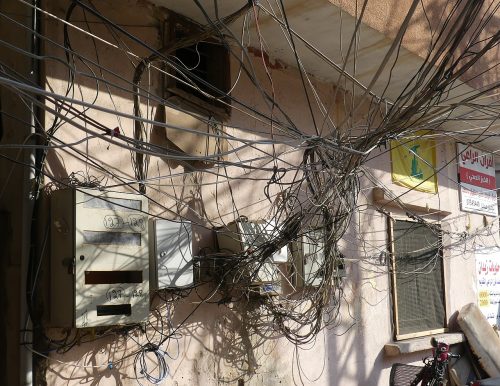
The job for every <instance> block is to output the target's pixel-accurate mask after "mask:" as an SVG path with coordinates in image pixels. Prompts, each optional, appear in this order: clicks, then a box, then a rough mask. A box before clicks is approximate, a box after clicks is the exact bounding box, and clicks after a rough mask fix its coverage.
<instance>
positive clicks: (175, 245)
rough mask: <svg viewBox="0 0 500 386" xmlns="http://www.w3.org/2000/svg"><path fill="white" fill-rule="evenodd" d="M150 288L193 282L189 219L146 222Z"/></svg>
mask: <svg viewBox="0 0 500 386" xmlns="http://www.w3.org/2000/svg"><path fill="white" fill-rule="evenodd" d="M150 241H151V246H152V247H151V248H150V251H151V253H150V258H151V261H150V266H151V274H150V283H151V288H154V289H163V288H182V287H187V286H190V285H192V284H193V281H194V274H193V253H192V247H191V241H192V228H191V223H190V222H189V221H182V222H176V221H169V220H153V221H151V223H150Z"/></svg>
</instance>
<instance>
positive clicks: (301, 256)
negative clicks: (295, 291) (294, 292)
mask: <svg viewBox="0 0 500 386" xmlns="http://www.w3.org/2000/svg"><path fill="white" fill-rule="evenodd" d="M299 240H300V241H294V242H292V243H291V252H292V257H293V266H294V276H293V284H294V285H295V286H296V287H297V288H302V287H306V286H307V287H308V286H312V287H316V286H318V285H320V284H321V282H322V281H323V272H322V271H321V269H322V266H323V264H324V261H325V236H324V232H321V231H310V232H307V233H304V234H303V235H302V236H301V237H300V239H299Z"/></svg>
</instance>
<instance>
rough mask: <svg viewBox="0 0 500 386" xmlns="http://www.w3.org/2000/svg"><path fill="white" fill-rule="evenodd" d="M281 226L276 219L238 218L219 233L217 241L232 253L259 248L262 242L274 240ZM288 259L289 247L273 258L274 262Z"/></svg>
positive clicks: (276, 253) (282, 261)
mask: <svg viewBox="0 0 500 386" xmlns="http://www.w3.org/2000/svg"><path fill="white" fill-rule="evenodd" d="M278 231H279V228H278V227H277V226H276V223H275V222H274V221H268V222H266V221H262V222H254V221H245V220H243V219H242V220H236V221H234V222H231V223H229V224H228V225H227V227H226V228H225V229H223V232H219V233H217V241H218V243H219V248H220V249H221V250H224V249H225V250H227V251H229V252H231V253H241V252H244V251H248V250H252V249H257V248H259V247H260V246H261V245H262V244H264V243H266V242H268V241H272V239H273V235H274V234H275V232H278ZM287 260H288V253H287V247H286V246H285V247H283V248H281V249H280V250H278V251H277V252H275V253H274V254H273V256H272V258H271V261H272V262H273V263H286V262H287Z"/></svg>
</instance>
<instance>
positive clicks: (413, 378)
mask: <svg viewBox="0 0 500 386" xmlns="http://www.w3.org/2000/svg"><path fill="white" fill-rule="evenodd" d="M431 345H432V356H430V357H427V358H424V360H423V362H424V366H423V367H422V366H413V365H406V364H403V363H395V364H393V365H392V368H391V375H390V377H389V385H390V386H417V385H418V386H444V385H445V384H446V370H447V368H448V362H449V361H450V359H452V358H460V355H458V354H453V353H450V346H449V345H448V344H446V343H444V342H438V341H437V340H436V339H434V338H432V339H431Z"/></svg>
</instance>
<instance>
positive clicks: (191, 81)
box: [167, 15, 231, 121]
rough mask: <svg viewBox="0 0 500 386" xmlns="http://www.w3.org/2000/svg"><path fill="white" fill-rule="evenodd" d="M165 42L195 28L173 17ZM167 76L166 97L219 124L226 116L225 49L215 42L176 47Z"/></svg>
mask: <svg viewBox="0 0 500 386" xmlns="http://www.w3.org/2000/svg"><path fill="white" fill-rule="evenodd" d="M172 20H173V22H172V23H171V28H170V31H169V37H168V38H169V39H170V40H172V39H173V40H176V41H178V40H179V39H182V38H185V37H189V36H192V35H194V34H196V33H197V31H199V28H198V27H197V26H196V25H195V24H194V23H192V22H190V21H188V20H186V19H184V18H182V17H181V16H178V15H176V16H173V17H172ZM172 56H173V60H172V63H173V65H174V66H175V69H173V68H170V69H169V72H170V73H171V74H172V75H173V76H170V77H167V90H168V92H169V94H170V95H167V98H168V97H169V96H173V95H175V96H177V97H180V98H182V99H183V100H184V101H187V102H189V103H190V104H191V105H193V106H194V110H196V112H200V113H203V114H205V115H207V116H213V117H215V118H217V119H219V120H221V121H223V120H225V119H227V118H228V117H229V114H230V111H231V108H230V105H229V104H230V98H229V97H228V96H227V93H228V92H229V90H230V84H231V78H230V76H231V74H230V65H229V62H230V61H229V49H228V47H226V46H225V45H223V44H221V43H220V42H218V41H217V40H215V39H207V40H204V41H201V42H198V43H195V44H193V45H190V46H187V47H183V48H179V49H177V50H176V51H175V52H174V53H173V55H172Z"/></svg>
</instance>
